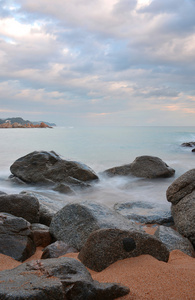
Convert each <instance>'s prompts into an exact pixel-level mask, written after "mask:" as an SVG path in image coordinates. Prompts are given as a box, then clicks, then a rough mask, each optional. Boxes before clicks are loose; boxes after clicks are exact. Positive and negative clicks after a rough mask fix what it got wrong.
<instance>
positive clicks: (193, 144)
mask: <svg viewBox="0 0 195 300" xmlns="http://www.w3.org/2000/svg"><path fill="white" fill-rule="evenodd" d="M181 146H182V147H194V146H195V142H188V143H183V144H181Z"/></svg>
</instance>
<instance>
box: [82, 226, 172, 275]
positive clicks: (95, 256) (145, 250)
mask: <svg viewBox="0 0 195 300" xmlns="http://www.w3.org/2000/svg"><path fill="white" fill-rule="evenodd" d="M142 254H149V255H152V256H154V257H155V258H157V259H158V260H162V261H165V262H166V261H168V258H169V251H168V250H167V248H166V246H165V245H164V244H163V243H162V242H161V241H160V240H158V239H157V238H155V237H154V236H151V235H149V234H146V233H143V232H138V231H133V230H132V231H128V230H120V229H117V228H115V229H100V230H97V231H95V232H93V233H91V235H90V236H89V238H88V240H87V242H86V243H85V245H84V246H83V247H82V249H81V251H80V253H79V259H80V260H81V262H82V263H83V264H84V265H85V266H86V267H88V268H90V269H92V270H94V271H97V272H100V271H102V270H104V269H105V268H107V267H108V266H109V265H111V264H112V263H114V262H116V261H118V260H121V259H125V258H128V257H135V256H139V255H142Z"/></svg>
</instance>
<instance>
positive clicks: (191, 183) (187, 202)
mask: <svg viewBox="0 0 195 300" xmlns="http://www.w3.org/2000/svg"><path fill="white" fill-rule="evenodd" d="M167 200H168V201H169V202H171V203H172V207H171V211H172V215H173V219H174V223H175V226H176V228H177V230H178V231H179V233H180V234H182V235H183V236H185V237H187V238H188V239H189V240H190V241H191V243H192V244H193V246H194V248H195V169H192V170H189V171H187V172H186V173H184V174H183V175H181V176H180V177H179V178H177V179H176V180H175V181H174V182H173V183H172V184H171V185H170V186H169V187H168V189H167Z"/></svg>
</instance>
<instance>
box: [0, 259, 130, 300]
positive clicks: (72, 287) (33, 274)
mask: <svg viewBox="0 0 195 300" xmlns="http://www.w3.org/2000/svg"><path fill="white" fill-rule="evenodd" d="M128 293H129V288H127V287H124V286H122V285H119V284H115V283H99V282H98V281H94V280H93V279H92V277H91V275H90V273H89V272H88V271H87V269H86V268H85V267H84V265H83V264H82V263H81V262H79V261H77V260H76V259H73V258H68V257H62V258H57V259H47V260H35V261H32V262H30V263H24V264H22V265H20V266H18V267H17V268H15V269H12V270H6V271H2V272H0V299H1V300H8V299H9V300H18V299H20V300H26V299H32V300H35V299H36V300H67V299H71V300H92V299H96V300H102V299H108V300H113V299H116V298H118V297H122V296H124V295H126V294H128Z"/></svg>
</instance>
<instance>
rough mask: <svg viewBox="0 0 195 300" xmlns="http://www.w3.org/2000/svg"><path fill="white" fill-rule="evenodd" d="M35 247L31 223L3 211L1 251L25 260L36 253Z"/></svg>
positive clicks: (0, 228)
mask: <svg viewBox="0 0 195 300" xmlns="http://www.w3.org/2000/svg"><path fill="white" fill-rule="evenodd" d="M35 249H36V247H35V243H34V240H33V234H32V230H31V228H30V223H29V222H27V221H26V220H25V219H23V218H18V217H15V216H13V215H11V214H7V213H2V212H1V213H0V253H2V254H5V255H8V256H11V257H12V258H14V259H16V260H18V261H24V260H26V259H27V258H29V257H30V256H32V255H33V254H34V253H35ZM0 299H1V297H0Z"/></svg>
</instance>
